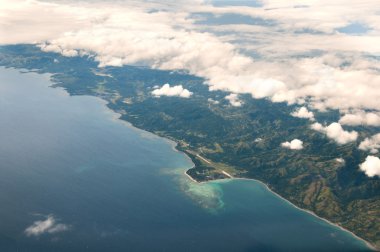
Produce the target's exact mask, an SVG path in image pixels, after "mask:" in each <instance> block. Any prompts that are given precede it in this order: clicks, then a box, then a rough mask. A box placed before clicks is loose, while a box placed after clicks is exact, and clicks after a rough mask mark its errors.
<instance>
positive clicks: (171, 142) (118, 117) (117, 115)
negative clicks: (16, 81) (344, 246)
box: [5, 67, 380, 251]
mask: <svg viewBox="0 0 380 252" xmlns="http://www.w3.org/2000/svg"><path fill="white" fill-rule="evenodd" d="M5 68H7V67H5ZM9 68H12V69H15V70H19V71H20V69H17V68H15V67H9ZM22 70H23V69H21V71H20V72H21V73H22ZM26 72H32V73H37V74H43V73H39V72H38V71H35V70H30V69H26ZM47 75H48V77H49V81H50V82H51V83H52V85H49V86H48V87H49V88H54V89H57V88H59V89H62V90H63V91H64V92H65V93H67V94H68V95H69V96H75V94H71V93H70V92H69V91H68V90H67V89H65V88H64V87H60V86H59V83H57V82H55V81H54V80H53V79H51V77H52V75H53V74H51V73H47ZM54 85H58V86H54ZM86 96H88V97H95V98H96V99H98V100H99V101H100V102H101V103H102V105H103V106H104V107H105V108H106V109H107V110H108V111H110V112H111V113H112V114H111V117H112V119H113V120H119V121H121V122H122V123H124V124H125V126H127V127H129V128H132V129H135V130H137V131H140V132H139V133H140V134H146V133H148V134H149V135H152V136H154V137H158V138H161V139H162V140H164V141H166V142H167V143H168V144H169V145H171V146H172V149H173V150H174V151H175V152H179V153H181V154H183V155H184V156H185V157H186V158H187V159H189V161H190V162H191V163H192V167H190V168H185V169H186V170H185V171H184V174H185V175H186V176H187V178H188V179H190V180H191V181H192V182H194V183H198V184H202V183H209V182H221V181H228V180H232V179H235V180H249V181H252V180H253V181H256V182H259V183H260V184H262V185H264V186H265V188H266V189H267V190H268V191H270V192H271V193H273V194H274V195H275V196H277V197H278V198H280V199H281V200H284V201H285V202H287V203H289V204H290V205H292V206H293V207H295V208H297V209H298V210H301V211H303V212H306V213H308V214H311V215H313V216H314V217H316V218H318V219H320V220H322V221H325V222H326V223H328V224H330V225H332V226H335V227H337V228H339V229H340V230H342V231H345V232H348V233H349V234H351V235H352V236H353V237H355V238H356V239H358V240H361V241H363V242H364V243H365V244H366V245H367V247H368V248H369V249H370V250H372V251H380V249H377V248H376V247H375V246H373V245H372V244H371V243H370V242H368V241H366V240H365V239H363V238H361V237H359V236H357V235H356V234H355V233H353V232H352V231H350V230H348V229H346V228H344V227H342V226H340V225H339V224H336V223H333V222H332V221H329V220H327V219H325V218H323V217H320V216H318V215H317V214H316V213H314V212H313V211H311V210H308V209H303V208H301V207H299V206H297V205H295V204H293V203H292V202H290V201H289V200H288V199H286V198H284V197H282V196H281V195H279V194H278V193H276V192H275V191H273V190H272V189H271V188H269V186H268V185H267V184H266V183H264V182H263V181H260V180H257V179H253V178H239V177H233V176H231V175H230V174H228V173H227V174H228V175H229V176H228V175H227V174H225V172H224V171H223V174H224V175H226V176H228V178H222V179H214V180H208V181H197V180H195V179H194V178H193V177H191V176H190V175H189V174H188V173H187V171H188V170H190V169H192V168H194V167H195V164H194V163H193V161H192V159H191V158H190V157H189V156H188V155H187V154H186V152H184V151H182V150H179V149H178V145H179V144H178V142H176V141H175V140H173V139H170V138H168V137H165V136H160V135H157V134H155V133H154V132H150V131H148V130H146V129H143V128H138V127H136V126H135V125H133V123H131V122H129V121H127V120H123V119H121V114H120V113H118V112H116V111H114V110H113V109H111V108H110V107H109V106H108V104H109V101H107V100H106V99H104V98H102V97H99V96H94V95H86ZM201 158H202V157H201Z"/></svg>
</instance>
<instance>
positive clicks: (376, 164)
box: [360, 156, 380, 177]
mask: <svg viewBox="0 0 380 252" xmlns="http://www.w3.org/2000/svg"><path fill="white" fill-rule="evenodd" d="M360 170H362V171H363V172H365V174H366V175H367V176H368V177H374V176H379V177H380V158H378V157H375V156H368V157H367V158H366V159H365V161H364V162H363V163H362V164H361V165H360Z"/></svg>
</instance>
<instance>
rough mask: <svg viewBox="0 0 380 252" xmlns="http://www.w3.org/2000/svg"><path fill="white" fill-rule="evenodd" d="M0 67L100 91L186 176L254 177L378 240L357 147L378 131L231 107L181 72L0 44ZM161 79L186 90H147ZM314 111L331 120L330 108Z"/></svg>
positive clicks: (371, 185)
mask: <svg viewBox="0 0 380 252" xmlns="http://www.w3.org/2000/svg"><path fill="white" fill-rule="evenodd" d="M0 65H2V66H7V67H15V68H23V69H28V70H35V71H38V72H40V73H52V74H53V75H52V80H53V81H54V83H55V85H56V86H59V87H63V88H65V89H66V90H67V91H68V92H69V93H70V94H71V95H94V96H98V97H102V98H103V99H105V100H107V101H108V102H109V103H108V106H109V107H110V108H111V109H112V110H114V111H116V112H118V113H120V116H121V119H123V120H126V121H129V122H131V123H132V124H133V125H134V126H136V127H138V128H142V129H145V130H147V131H151V132H154V133H155V134H157V135H160V136H164V137H167V138H170V139H173V140H174V141H176V142H177V143H178V147H177V148H178V149H180V150H182V151H184V152H186V153H187V154H188V155H189V156H190V157H191V158H192V159H193V161H194V163H195V167H194V168H193V169H191V170H189V171H188V174H190V175H191V176H192V177H193V178H194V179H196V180H198V181H204V180H210V179H216V178H225V177H226V175H225V174H224V173H223V172H228V173H229V174H232V175H233V176H235V177H245V178H255V179H259V180H261V181H263V182H265V183H267V184H268V186H269V187H270V188H271V189H272V190H274V191H275V192H277V193H278V194H280V195H282V196H283V197H285V198H286V199H288V200H290V201H291V202H293V203H295V204H296V205H298V206H300V207H302V208H305V209H309V210H312V211H313V212H315V213H316V214H318V215H319V216H321V217H324V218H326V219H328V220H331V221H332V222H335V223H338V224H339V225H341V226H343V227H345V228H347V229H349V230H351V231H353V232H354V233H356V234H357V235H359V236H360V237H363V238H365V239H366V240H368V241H370V242H372V243H373V244H375V245H376V246H377V247H380V179H379V178H378V177H373V178H369V177H367V176H366V175H365V174H364V173H362V172H360V171H359V169H358V167H359V164H360V163H362V162H363V161H364V159H365V157H366V156H367V155H368V153H366V152H363V151H360V150H358V148H357V146H358V143H359V142H360V141H361V140H363V139H364V137H366V136H370V135H372V134H374V133H378V132H379V131H380V128H374V127H372V128H363V127H361V128H360V129H359V132H360V137H359V139H358V141H357V142H353V143H349V144H345V145H337V144H336V143H335V142H334V141H332V140H329V139H328V138H326V137H325V136H324V135H323V134H320V133H318V132H316V131H314V130H311V129H310V122H309V121H308V120H305V119H299V118H294V117H292V116H290V113H291V112H292V111H293V110H294V107H292V106H288V105H286V104H282V103H272V102H269V101H267V100H265V99H252V98H251V97H250V96H248V95H246V96H244V95H243V96H241V99H242V100H243V101H244V105H243V106H242V107H238V108H237V107H232V106H231V105H229V102H228V101H227V100H225V99H224V97H225V96H226V95H227V94H228V93H225V92H221V91H217V92H210V91H209V90H208V87H207V85H204V84H203V81H204V80H202V79H200V78H197V77H194V76H191V75H188V74H186V73H184V72H180V71H174V72H169V71H159V70H152V69H147V68H143V67H135V66H125V67H120V68H115V67H106V68H102V69H99V68H97V64H96V62H94V61H92V60H91V59H88V58H86V57H82V58H81V57H75V58H66V57H62V56H60V55H58V54H54V53H44V52H41V51H40V50H39V49H38V48H36V47H34V46H31V45H18V46H3V47H0ZM165 83H170V84H171V85H178V84H182V85H183V86H184V87H186V88H187V89H189V90H190V91H191V92H193V93H194V95H193V96H191V98H189V99H185V98H179V97H160V98H156V97H154V96H152V95H151V91H152V87H153V86H155V85H160V86H161V85H163V84H165ZM209 98H212V99H213V100H215V101H218V102H219V104H214V103H212V102H210V101H209V100H208V99H209ZM316 117H317V120H318V121H319V122H333V121H337V119H338V118H339V113H338V112H337V111H331V112H328V113H322V114H317V115H316ZM352 129H355V128H352ZM294 138H298V139H301V140H302V141H303V142H304V149H302V150H298V151H296V150H289V149H285V148H282V147H281V146H280V144H281V143H282V142H284V141H290V140H292V139H294ZM336 158H343V159H344V160H345V163H340V162H337V160H336Z"/></svg>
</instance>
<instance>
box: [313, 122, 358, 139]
mask: <svg viewBox="0 0 380 252" xmlns="http://www.w3.org/2000/svg"><path fill="white" fill-rule="evenodd" d="M311 128H312V129H314V130H316V131H319V132H322V133H324V134H326V136H327V137H328V138H331V139H333V140H334V141H335V142H337V143H338V144H346V143H349V142H353V141H356V139H357V138H358V133H357V132H356V131H345V130H344V129H343V128H342V125H340V124H339V123H336V122H334V123H331V124H330V125H328V126H323V125H322V124H320V123H314V124H312V125H311Z"/></svg>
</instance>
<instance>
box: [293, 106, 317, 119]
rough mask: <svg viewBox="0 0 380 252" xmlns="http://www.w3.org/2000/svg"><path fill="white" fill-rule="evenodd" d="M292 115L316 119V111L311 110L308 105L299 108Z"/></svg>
mask: <svg viewBox="0 0 380 252" xmlns="http://www.w3.org/2000/svg"><path fill="white" fill-rule="evenodd" d="M291 115H292V116H294V117H299V118H307V119H310V120H314V113H313V112H311V111H309V110H308V109H307V108H306V107H301V108H299V109H298V110H296V111H294V112H293V113H291Z"/></svg>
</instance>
